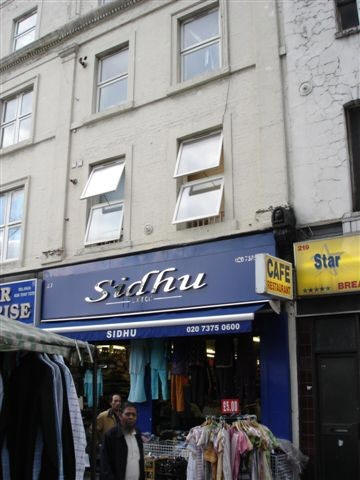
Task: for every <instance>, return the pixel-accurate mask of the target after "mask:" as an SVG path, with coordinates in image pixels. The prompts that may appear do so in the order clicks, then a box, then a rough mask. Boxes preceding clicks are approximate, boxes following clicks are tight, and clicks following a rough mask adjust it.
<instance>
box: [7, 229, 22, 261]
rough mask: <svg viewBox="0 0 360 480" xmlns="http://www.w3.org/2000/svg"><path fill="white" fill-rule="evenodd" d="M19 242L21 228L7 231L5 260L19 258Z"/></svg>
mask: <svg viewBox="0 0 360 480" xmlns="http://www.w3.org/2000/svg"><path fill="white" fill-rule="evenodd" d="M20 241H21V227H11V228H9V231H8V240H7V250H6V259H7V260H10V259H15V258H19V254H20Z"/></svg>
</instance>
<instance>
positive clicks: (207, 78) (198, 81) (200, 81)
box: [166, 67, 230, 97]
mask: <svg viewBox="0 0 360 480" xmlns="http://www.w3.org/2000/svg"><path fill="white" fill-rule="evenodd" d="M229 74H230V67H223V68H222V69H220V70H216V71H215V72H211V73H207V74H205V75H200V76H198V77H195V78H192V79H191V80H187V81H186V82H179V83H177V84H176V85H173V86H172V87H170V89H169V90H168V92H167V94H166V95H167V96H168V97H171V96H172V95H177V94H178V93H182V92H186V90H190V89H191V88H194V87H200V86H201V85H205V84H207V83H210V82H212V81H213V80H217V79H219V78H223V77H226V76H228V75H229Z"/></svg>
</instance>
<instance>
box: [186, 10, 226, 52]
mask: <svg viewBox="0 0 360 480" xmlns="http://www.w3.org/2000/svg"><path fill="white" fill-rule="evenodd" d="M218 16H219V12H218V10H215V11H213V12H210V13H208V14H207V15H203V16H201V17H199V18H196V19H195V20H192V21H191V22H187V23H184V24H183V28H182V48H183V49H184V48H188V47H191V45H197V44H198V43H200V42H203V41H206V40H208V39H209V38H213V37H216V36H218V35H219V19H218Z"/></svg>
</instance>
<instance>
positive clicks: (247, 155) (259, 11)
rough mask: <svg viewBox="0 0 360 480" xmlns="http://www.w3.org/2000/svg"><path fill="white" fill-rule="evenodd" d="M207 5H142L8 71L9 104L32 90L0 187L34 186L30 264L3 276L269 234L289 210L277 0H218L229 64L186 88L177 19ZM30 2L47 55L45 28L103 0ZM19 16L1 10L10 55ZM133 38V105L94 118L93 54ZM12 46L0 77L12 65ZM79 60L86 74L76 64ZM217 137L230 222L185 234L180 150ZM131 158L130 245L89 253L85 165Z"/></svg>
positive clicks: (164, 0)
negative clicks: (29, 133) (278, 210)
mask: <svg viewBox="0 0 360 480" xmlns="http://www.w3.org/2000/svg"><path fill="white" fill-rule="evenodd" d="M17 3H18V4H17ZM120 3H122V2H121V1H120V2H119V1H118V2H114V5H118V4H120ZM210 3H211V2H208V1H195V0H194V1H189V0H178V1H173V0H161V1H160V0H159V1H157V0H156V1H155V0H147V1H146V0H145V1H143V2H140V3H138V4H137V5H135V6H133V7H131V8H128V9H126V10H124V11H122V12H120V13H118V14H113V15H109V16H108V17H106V19H104V20H102V21H99V22H95V23H93V24H91V26H90V27H88V28H83V29H82V30H80V31H79V33H78V34H72V35H71V36H69V37H68V38H67V39H66V40H65V41H62V42H60V43H56V44H55V45H54V46H53V47H52V48H49V49H47V50H46V51H45V52H43V53H38V54H37V55H34V56H32V57H31V58H28V59H25V60H23V61H19V63H17V64H16V65H12V66H10V67H9V68H6V69H4V70H3V72H2V73H1V81H2V95H3V96H4V95H5V96H6V92H9V91H13V90H14V89H15V90H16V89H17V88H18V86H19V85H21V84H22V83H23V82H24V81H27V80H29V79H32V78H35V77H36V78H37V81H38V85H37V100H36V111H35V112H34V116H33V118H34V122H35V123H34V138H33V142H30V144H28V145H25V146H23V148H17V147H16V146H15V147H10V148H8V149H4V150H3V151H2V152H1V154H2V155H1V160H0V162H1V164H0V165H1V181H0V183H1V185H2V187H3V188H5V189H6V188H10V187H11V185H12V183H13V182H15V181H17V180H19V179H20V178H28V197H27V202H26V211H27V216H26V223H25V227H24V231H25V242H24V253H23V257H22V259H21V260H20V261H18V262H12V263H9V264H6V263H5V264H3V265H2V266H1V269H2V273H3V274H10V273H13V272H20V271H26V270H31V269H38V268H46V267H47V266H48V265H59V264H61V263H72V262H78V261H88V260H91V259H95V258H101V257H105V256H109V255H111V256H115V255H123V254H128V253H133V252H136V251H143V250H147V249H153V248H158V247H162V246H166V245H177V244H184V243H188V242H193V241H203V240H210V239H214V238H217V237H223V236H226V235H231V234H240V233H245V232H251V231H257V230H263V229H266V228H270V227H271V221H270V216H271V207H273V206H278V205H286V204H287V203H288V184H287V171H286V151H285V135H284V118H283V102H282V95H283V93H282V82H281V68H280V67H281V66H280V57H279V40H278V31H277V29H278V26H277V20H278V19H277V15H276V5H275V2H274V1H272V0H266V1H262V2H238V1H228V2H223V0H221V1H220V3H221V4H222V6H223V8H222V11H223V12H224V14H225V18H224V22H225V23H226V25H227V28H226V30H225V32H223V34H224V40H226V41H225V44H227V45H228V49H227V51H226V52H224V58H225V59H226V58H228V59H229V61H228V66H227V67H226V68H223V69H222V70H221V71H220V72H217V73H220V74H219V75H217V74H214V76H213V77H212V78H208V79H207V80H206V81H205V82H200V83H199V82H198V81H197V80H194V82H192V83H191V82H190V85H188V87H189V88H188V89H186V90H181V88H180V90H179V86H178V85H176V82H174V79H173V71H172V68H173V67H172V65H173V64H174V59H173V58H172V55H173V39H174V35H173V32H172V18H174V15H176V14H177V13H178V12H184V13H186V12H187V10H188V9H189V8H193V7H194V6H198V7H199V8H200V7H202V6H203V5H207V4H210ZM20 4H21V5H20ZM30 4H31V6H35V5H36V4H38V5H39V6H40V5H41V8H40V7H39V15H40V17H41V18H40V31H39V38H40V40H39V42H40V46H41V42H43V39H42V37H43V36H44V35H47V34H49V32H51V30H53V29H55V28H60V27H61V26H62V25H64V24H65V23H66V22H69V21H73V20H76V19H80V20H81V19H82V18H84V17H81V15H85V14H89V12H90V14H92V12H95V11H96V8H95V7H96V6H97V2H95V1H93V2H78V1H76V2H56V1H55V2H54V1H51V2H50V1H47V0H44V1H43V2H27V6H29V7H30ZM23 6H24V5H23V2H16V1H9V0H7V1H5V2H3V4H2V9H1V14H2V16H3V20H2V23H3V24H6V28H5V29H2V40H3V42H4V43H3V44H4V45H6V44H7V43H6V42H8V41H9V36H11V29H10V25H11V22H12V19H13V18H14V17H17V16H18V13H19V10H20V7H21V8H23ZM90 6H91V8H92V10H91V8H90ZM108 7H109V8H110V4H109V6H108ZM94 8H95V10H94ZM51 12H52V13H51ZM54 12H55V13H54ZM20 14H21V12H20ZM128 41H129V42H130V50H131V55H132V58H133V63H132V66H131V72H130V73H129V84H131V85H132V88H133V98H132V99H130V100H131V101H130V102H129V103H128V104H127V105H126V108H115V109H114V111H109V112H108V113H104V114H94V113H93V111H92V105H93V98H94V75H95V71H96V58H95V56H96V55H97V54H99V53H101V52H104V51H106V50H107V49H109V48H111V47H114V46H116V45H121V44H122V43H123V42H128ZM4 48H5V49H4V51H2V65H3V66H4V65H5V63H6V62H8V63H9V62H10V61H11V59H12V58H13V57H11V56H10V57H9V56H7V55H8V53H9V52H8V51H7V50H6V48H7V47H4ZM131 55H130V56H131ZM15 56H16V54H15ZM85 56H87V66H86V68H83V67H82V66H81V65H80V64H79V62H78V59H79V58H80V57H85ZM4 62H5V63H4ZM130 64H131V61H130ZM219 126H222V127H223V131H224V163H225V166H224V169H225V221H224V222H223V223H220V224H216V225H211V226H206V227H198V228H194V229H178V228H176V226H174V225H172V224H171V221H172V216H173V212H174V207H175V201H176V196H177V182H176V180H175V179H174V178H173V172H174V166H175V162H176V154H177V141H178V139H179V138H182V137H184V136H188V135H191V134H196V133H198V132H201V131H204V130H207V129H211V128H214V127H219ZM123 155H124V156H125V159H126V185H125V194H126V201H125V215H124V238H123V241H122V242H119V243H117V244H115V245H114V244H113V245H105V246H92V247H84V234H85V227H86V221H87V205H86V202H85V201H81V200H80V194H81V192H82V189H83V187H84V185H85V182H86V180H87V178H88V174H89V169H90V166H91V165H92V164H94V163H96V162H99V161H103V160H106V159H111V158H114V157H117V156H123ZM343 176H344V177H345V172H344V173H343ZM70 179H76V180H77V184H74V183H72V182H70ZM295 198H296V200H297V198H298V194H297V196H295ZM147 224H150V225H152V227H153V233H152V234H151V235H146V234H145V231H144V227H145V225H147ZM44 252H47V253H44ZM49 252H50V253H49Z"/></svg>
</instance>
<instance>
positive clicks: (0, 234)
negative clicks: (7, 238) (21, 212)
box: [0, 228, 4, 260]
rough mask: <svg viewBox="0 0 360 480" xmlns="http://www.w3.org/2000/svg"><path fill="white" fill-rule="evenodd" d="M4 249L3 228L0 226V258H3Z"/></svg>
mask: <svg viewBox="0 0 360 480" xmlns="http://www.w3.org/2000/svg"><path fill="white" fill-rule="evenodd" d="M3 249H4V229H3V228H0V260H1V259H2V258H3V251H4V250H3Z"/></svg>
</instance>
